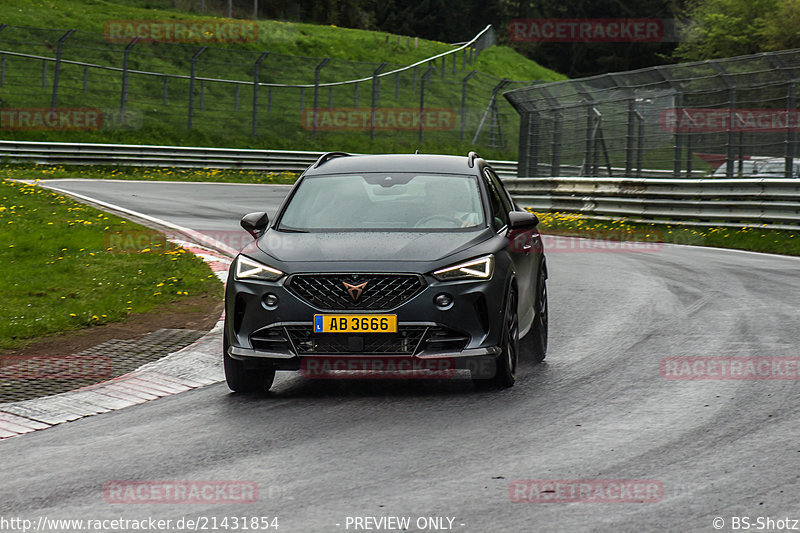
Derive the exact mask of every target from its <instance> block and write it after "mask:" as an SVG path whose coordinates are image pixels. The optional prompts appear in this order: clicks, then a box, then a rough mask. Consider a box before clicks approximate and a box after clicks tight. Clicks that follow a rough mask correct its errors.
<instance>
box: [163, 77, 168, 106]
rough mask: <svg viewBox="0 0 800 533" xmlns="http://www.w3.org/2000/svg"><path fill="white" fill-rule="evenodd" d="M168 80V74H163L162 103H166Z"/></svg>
mask: <svg viewBox="0 0 800 533" xmlns="http://www.w3.org/2000/svg"><path fill="white" fill-rule="evenodd" d="M168 81H169V76H164V90H163V98H164V105H167V82H168Z"/></svg>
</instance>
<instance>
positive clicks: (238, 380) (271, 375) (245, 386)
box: [222, 334, 275, 392]
mask: <svg viewBox="0 0 800 533" xmlns="http://www.w3.org/2000/svg"><path fill="white" fill-rule="evenodd" d="M222 337H223V340H222V349H223V356H222V357H223V366H224V367H225V381H226V382H227V384H228V388H229V389H230V390H232V391H233V392H257V391H268V390H269V388H270V387H271V386H272V382H273V381H274V380H275V369H274V368H246V367H245V366H244V363H243V362H242V361H239V360H237V359H234V358H233V357H231V356H230V355H228V339H227V338H225V335H224V334H223V336H222Z"/></svg>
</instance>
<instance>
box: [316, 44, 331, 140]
mask: <svg viewBox="0 0 800 533" xmlns="http://www.w3.org/2000/svg"><path fill="white" fill-rule="evenodd" d="M330 60H331V58H329V57H326V58H325V59H323V60H322V61H320V63H319V65H317V68H315V69H314V137H316V136H317V119H318V117H319V112H318V109H319V73H320V71H321V70H322V68H323V67H324V66H325V65H327V64H328V61H330Z"/></svg>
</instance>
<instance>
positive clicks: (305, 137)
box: [0, 0, 563, 157]
mask: <svg viewBox="0 0 800 533" xmlns="http://www.w3.org/2000/svg"><path fill="white" fill-rule="evenodd" d="M154 3H156V4H157V3H158V2H146V1H137V0H128V1H121V0H120V1H110V0H58V1H55V0H41V1H39V2H31V3H29V4H28V3H25V4H21V3H19V2H18V1H16V2H14V1H9V0H0V13H2V15H0V17H2V18H0V23H4V24H8V25H9V27H7V28H5V29H4V30H2V31H0V50H4V51H12V52H17V53H25V54H34V55H37V56H41V57H48V58H53V57H55V55H56V50H57V45H56V43H57V42H58V39H59V37H61V36H62V35H63V34H64V31H66V30H68V29H77V30H79V31H78V32H76V33H75V34H73V35H71V36H69V37H68V38H67V39H66V40H65V41H64V44H63V59H64V60H68V61H74V62H82V63H88V64H90V65H92V66H91V67H88V68H85V67H84V66H82V65H76V64H71V63H66V62H65V63H62V65H61V68H60V73H59V85H58V94H57V95H56V103H57V107H59V108H63V107H69V108H75V107H90V108H97V109H100V110H102V112H103V116H104V120H103V128H102V129H101V130H97V131H93V130H89V131H63V130H61V129H56V130H54V129H52V128H39V129H33V130H31V129H30V128H22V129H19V128H17V129H15V128H13V127H9V120H8V116H5V117H4V120H5V122H4V123H3V124H2V131H3V134H2V135H3V138H6V139H28V140H54V141H60V140H64V141H86V142H124V143H154V144H183V145H213V146H236V147H258V148H282V149H339V150H351V151H363V152H373V151H374V152H377V151H407V150H409V149H412V148H421V149H423V150H425V151H430V152H437V151H438V152H452V151H456V152H461V151H464V150H465V149H468V148H471V147H472V146H473V144H472V142H471V141H472V138H473V136H474V135H475V133H476V131H477V130H478V126H479V124H480V123H481V120H482V119H483V118H484V114H485V113H486V111H487V106H488V104H489V97H490V95H491V92H492V88H493V87H494V86H495V85H496V84H497V83H498V82H500V80H501V79H502V78H509V79H512V80H520V81H519V82H517V83H511V84H509V85H508V86H507V88H514V87H520V86H523V85H525V84H527V83H529V82H530V81H532V80H537V79H541V80H547V81H550V80H557V79H563V76H561V75H559V74H558V73H555V72H553V71H550V70H548V69H546V68H543V67H542V66H540V65H538V64H536V63H535V62H533V61H530V60H529V59H527V58H525V57H523V56H521V55H519V54H517V53H516V52H514V51H513V50H512V49H510V48H505V47H498V46H494V47H491V48H489V49H486V50H484V51H483V52H482V53H480V54H479V55H478V56H477V58H476V59H475V60H474V62H472V58H471V55H470V54H469V53H466V54H465V53H459V54H457V55H456V56H455V57H453V56H452V55H450V56H448V57H447V59H446V60H445V62H444V64H442V60H441V59H440V60H437V61H436V62H435V63H433V64H432V65H430V66H432V67H434V68H433V69H432V70H430V71H428V69H429V65H427V64H426V65H422V66H420V67H418V68H417V69H415V71H411V70H408V71H404V72H402V73H399V74H396V75H392V76H387V77H384V78H381V80H380V92H379V99H378V101H377V102H376V107H378V108H379V110H386V109H388V111H386V114H387V116H389V115H392V116H394V115H397V114H398V113H401V112H402V110H406V111H408V112H411V110H414V109H417V110H418V109H419V106H420V86H421V83H422V78H423V75H424V74H425V73H426V72H428V74H427V83H426V94H425V102H424V103H425V108H426V109H436V110H444V111H443V113H445V114H446V115H447V119H446V120H444V121H441V122H440V123H436V124H433V125H432V126H431V127H430V128H428V130H427V131H424V132H423V134H424V140H423V142H421V143H420V142H419V140H418V137H419V132H418V128H417V127H407V128H405V129H393V128H392V125H391V124H386V125H383V124H381V125H380V126H384V127H383V128H381V127H378V128H377V129H376V131H375V134H374V139H371V138H370V132H369V131H366V130H365V129H364V128H363V124H362V127H360V128H357V129H352V128H349V127H345V128H341V127H336V128H332V129H331V128H328V129H326V128H325V127H323V128H320V129H319V130H318V131H317V132H316V134H315V133H314V132H313V131H312V128H309V124H310V123H309V121H308V113H309V110H310V109H313V106H314V91H313V88H311V87H306V88H304V89H301V88H297V87H288V88H287V87H276V88H274V89H272V90H270V89H269V88H268V87H260V88H259V89H258V93H259V94H258V104H257V113H256V120H257V128H256V129H257V132H256V136H255V137H254V136H252V121H253V86H252V81H253V76H254V73H255V68H254V64H255V61H256V60H257V59H258V58H259V57H260V56H261V54H262V53H263V52H265V51H266V52H269V54H268V55H267V56H266V57H265V58H264V59H263V60H262V63H261V66H260V67H259V68H260V70H259V82H260V83H275V84H313V81H314V72H315V68H316V67H317V66H318V65H319V64H320V62H321V61H322V59H323V58H329V59H330V61H329V62H328V63H327V64H326V65H325V66H324V67H322V68H321V70H320V82H321V83H323V84H324V83H333V82H341V81H344V80H352V79H359V78H370V76H372V74H373V72H374V71H375V69H376V68H377V67H378V66H379V64H380V63H382V62H385V63H387V65H385V66H384V68H383V72H387V71H391V70H394V69H398V68H401V67H404V66H406V65H409V64H412V63H415V62H417V61H420V60H423V59H425V58H428V57H431V56H433V55H436V54H440V53H442V52H446V51H449V50H454V49H455V48H456V47H455V46H453V45H449V44H445V43H440V42H434V41H426V40H419V41H418V42H416V43H415V40H414V39H413V38H412V39H409V38H406V37H404V36H396V35H389V34H386V33H383V32H372V31H363V30H352V29H345V28H337V27H333V26H316V25H311V24H302V23H290V22H281V21H271V20H261V21H258V22H257V24H258V31H257V39H252V40H251V41H249V42H239V43H213V44H211V45H210V46H209V48H208V49H207V50H205V51H204V52H202V54H201V55H200V56H199V57H198V60H197V68H196V76H198V77H201V78H202V77H204V78H208V79H209V80H212V79H213V80H235V81H239V82H241V83H239V84H232V83H224V82H221V81H206V82H201V81H200V80H196V81H195V84H194V91H193V99H194V102H193V105H194V112H193V113H192V128H191V130H190V129H189V128H188V118H189V111H188V110H189V101H190V90H189V88H190V80H189V79H187V78H188V76H189V73H190V72H191V57H192V55H193V54H195V53H196V52H197V51H198V50H199V49H200V46H201V45H200V44H197V43H193V44H192V43H188V44H172V43H147V42H139V43H137V44H136V45H135V46H133V47H132V48H131V51H130V56H129V62H128V65H129V68H130V69H133V70H138V71H145V72H151V73H159V74H162V73H163V74H169V75H172V77H164V76H155V75H148V74H140V73H130V74H129V76H128V90H127V100H126V102H125V112H126V120H124V121H120V119H119V112H120V110H121V103H122V93H123V90H122V78H123V76H122V73H121V72H120V71H119V70H109V69H101V68H97V67H101V66H102V67H115V68H117V69H120V68H121V67H122V65H123V58H124V53H123V50H124V48H125V43H119V42H109V41H108V40H107V39H105V38H104V36H103V32H104V28H105V27H106V24H107V23H109V22H110V21H111V22H113V21H129V20H147V21H193V20H198V21H199V20H204V21H208V20H215V21H216V22H220V21H222V22H232V23H236V21H231V20H229V19H213V17H210V16H209V15H200V14H197V13H189V12H185V11H179V10H172V9H154V8H147V6H151V5H153V4H154ZM161 4H162V5H163V4H164V3H161ZM166 4H167V5H169V4H171V2H167V3H166ZM178 4H179V5H180V2H178ZM238 22H239V23H246V22H247V21H244V20H240V21H238ZM37 28H53V29H54V30H52V31H49V30H43V29H37ZM56 30H57V31H56ZM469 37H471V36H465V39H466V38H469ZM43 63H46V65H44V66H43ZM54 66H55V63H54V62H52V61H49V62H43V61H41V60H38V59H30V58H24V57H19V56H13V55H5V60H4V76H3V84H2V86H0V105H1V106H2V107H3V108H4V109H12V110H14V109H20V108H46V107H49V106H50V103H51V101H52V99H53V81H54V71H55V68H54ZM473 70H474V71H477V72H476V74H473V75H472V77H471V78H470V80H469V82H468V84H467V95H466V96H467V97H466V115H465V120H464V123H463V130H464V131H463V138H464V140H463V141H462V140H461V137H462V132H461V129H462V124H461V90H462V80H463V79H464V78H465V77H466V76H467V75H468V74H470V73H471V72H472V71H473ZM357 85H358V88H356V85H355V84H344V85H336V86H334V87H332V88H326V87H322V88H321V89H320V90H319V92H318V94H317V109H318V110H319V109H322V108H324V109H326V110H327V109H328V108H329V107H330V108H332V109H333V111H332V112H331V113H335V112H337V110H344V111H347V112H350V115H352V112H353V110H354V109H356V108H357V109H359V110H362V111H358V112H363V109H364V108H365V107H367V108H369V107H370V106H371V98H372V94H373V87H372V82H371V80H368V81H364V82H361V83H359V84H357ZM497 104H498V106H497V111H498V117H499V118H498V121H497V122H495V124H494V126H495V128H494V131H493V132H492V128H491V126H492V123H491V121H490V120H489V117H491V114H487V118H486V119H485V120H484V126H483V129H482V130H481V134H480V135H479V137H478V140H477V142H476V143H475V145H477V146H478V147H480V148H481V149H482V151H483V152H484V153H494V154H495V155H496V156H498V157H510V156H512V155H513V153H514V152H515V151H516V131H517V128H518V124H517V115H516V113H515V112H514V111H513V110H512V109H511V108H510V106H509V105H508V104H507V103H506V102H505V99H503V98H502V97H501V98H499V99H498V102H497ZM331 113H328V114H326V115H325V116H326V117H329V116H330V115H331ZM442 116H444V115H442ZM312 117H313V115H312ZM304 120H305V122H303V121H304ZM311 123H313V118H312V121H311ZM501 133H502V138H501V137H500V135H501Z"/></svg>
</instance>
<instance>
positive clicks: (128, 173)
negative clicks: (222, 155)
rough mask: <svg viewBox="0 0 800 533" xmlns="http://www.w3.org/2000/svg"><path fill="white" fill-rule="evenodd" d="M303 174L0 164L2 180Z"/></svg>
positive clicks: (272, 178)
mask: <svg viewBox="0 0 800 533" xmlns="http://www.w3.org/2000/svg"><path fill="white" fill-rule="evenodd" d="M298 176H299V174H295V173H293V172H264V171H263V170H239V169H216V168H174V167H132V166H104V165H86V166H78V165H75V166H73V165H34V164H14V163H7V164H4V165H0V179H20V180H46V179H75V178H80V179H117V180H143V181H198V182H209V183H277V184H281V183H283V184H285V183H294V182H295V180H297V177H298Z"/></svg>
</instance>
